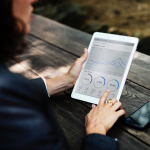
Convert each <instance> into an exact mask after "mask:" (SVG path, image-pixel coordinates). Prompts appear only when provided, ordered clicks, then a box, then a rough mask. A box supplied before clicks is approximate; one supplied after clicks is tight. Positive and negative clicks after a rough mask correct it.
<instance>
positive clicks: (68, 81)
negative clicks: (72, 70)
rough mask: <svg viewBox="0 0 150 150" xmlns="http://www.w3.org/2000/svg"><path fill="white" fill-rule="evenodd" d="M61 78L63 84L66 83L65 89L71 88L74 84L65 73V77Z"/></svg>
mask: <svg viewBox="0 0 150 150" xmlns="http://www.w3.org/2000/svg"><path fill="white" fill-rule="evenodd" d="M63 78H64V81H65V83H66V87H68V89H71V88H73V86H74V84H75V82H74V80H73V79H72V78H71V77H70V75H69V74H68V73H67V74H65V75H64V76H63Z"/></svg>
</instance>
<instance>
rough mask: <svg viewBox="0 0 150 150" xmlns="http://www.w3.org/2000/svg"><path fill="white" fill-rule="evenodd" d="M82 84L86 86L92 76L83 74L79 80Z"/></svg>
mask: <svg viewBox="0 0 150 150" xmlns="http://www.w3.org/2000/svg"><path fill="white" fill-rule="evenodd" d="M81 82H82V84H84V85H88V84H90V83H91V82H92V75H91V74H85V75H83V76H82V79H81Z"/></svg>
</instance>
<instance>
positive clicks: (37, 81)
mask: <svg viewBox="0 0 150 150" xmlns="http://www.w3.org/2000/svg"><path fill="white" fill-rule="evenodd" d="M30 82H31V83H32V84H33V85H34V86H36V87H37V88H39V90H40V91H41V92H43V94H44V95H45V96H46V97H48V93H47V89H46V86H45V83H44V81H43V79H42V78H36V79H32V80H30Z"/></svg>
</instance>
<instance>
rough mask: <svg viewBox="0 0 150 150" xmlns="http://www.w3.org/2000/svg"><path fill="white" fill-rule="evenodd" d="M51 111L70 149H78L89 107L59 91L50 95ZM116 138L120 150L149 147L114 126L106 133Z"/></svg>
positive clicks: (139, 149) (137, 149)
mask: <svg viewBox="0 0 150 150" xmlns="http://www.w3.org/2000/svg"><path fill="white" fill-rule="evenodd" d="M51 105H52V108H53V112H54V114H55V116H56V118H57V120H58V122H59V124H60V126H61V128H62V130H63V132H64V134H65V136H66V138H67V141H68V143H69V146H70V149H72V150H77V149H80V146H81V141H82V139H83V137H84V135H85V129H84V122H85V119H84V118H85V116H86V114H87V113H88V112H89V111H90V108H88V107H86V106H85V105H83V104H81V103H79V102H78V101H76V100H73V99H71V98H70V96H67V95H66V94H65V93H60V94H57V95H54V96H52V97H51ZM107 135H108V136H110V137H112V138H117V139H118V145H119V149H120V150H129V149H131V148H132V149H133V150H141V149H142V150H143V149H147V150H148V149H150V147H149V146H147V145H146V144H144V143H142V142H141V141H139V140H137V139H136V138H134V137H133V136H131V135H130V134H128V133H126V132H124V131H123V130H121V129H120V128H118V127H117V126H114V127H113V128H112V129H111V130H110V131H109V132H108V134H107Z"/></svg>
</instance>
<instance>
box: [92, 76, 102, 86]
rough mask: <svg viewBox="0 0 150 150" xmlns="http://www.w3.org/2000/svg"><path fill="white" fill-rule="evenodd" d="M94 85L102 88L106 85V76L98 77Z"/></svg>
mask: <svg viewBox="0 0 150 150" xmlns="http://www.w3.org/2000/svg"><path fill="white" fill-rule="evenodd" d="M93 84H94V86H95V87H96V88H101V87H103V86H104V85H105V78H104V77H97V78H96V79H95V80H94V83H93Z"/></svg>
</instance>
